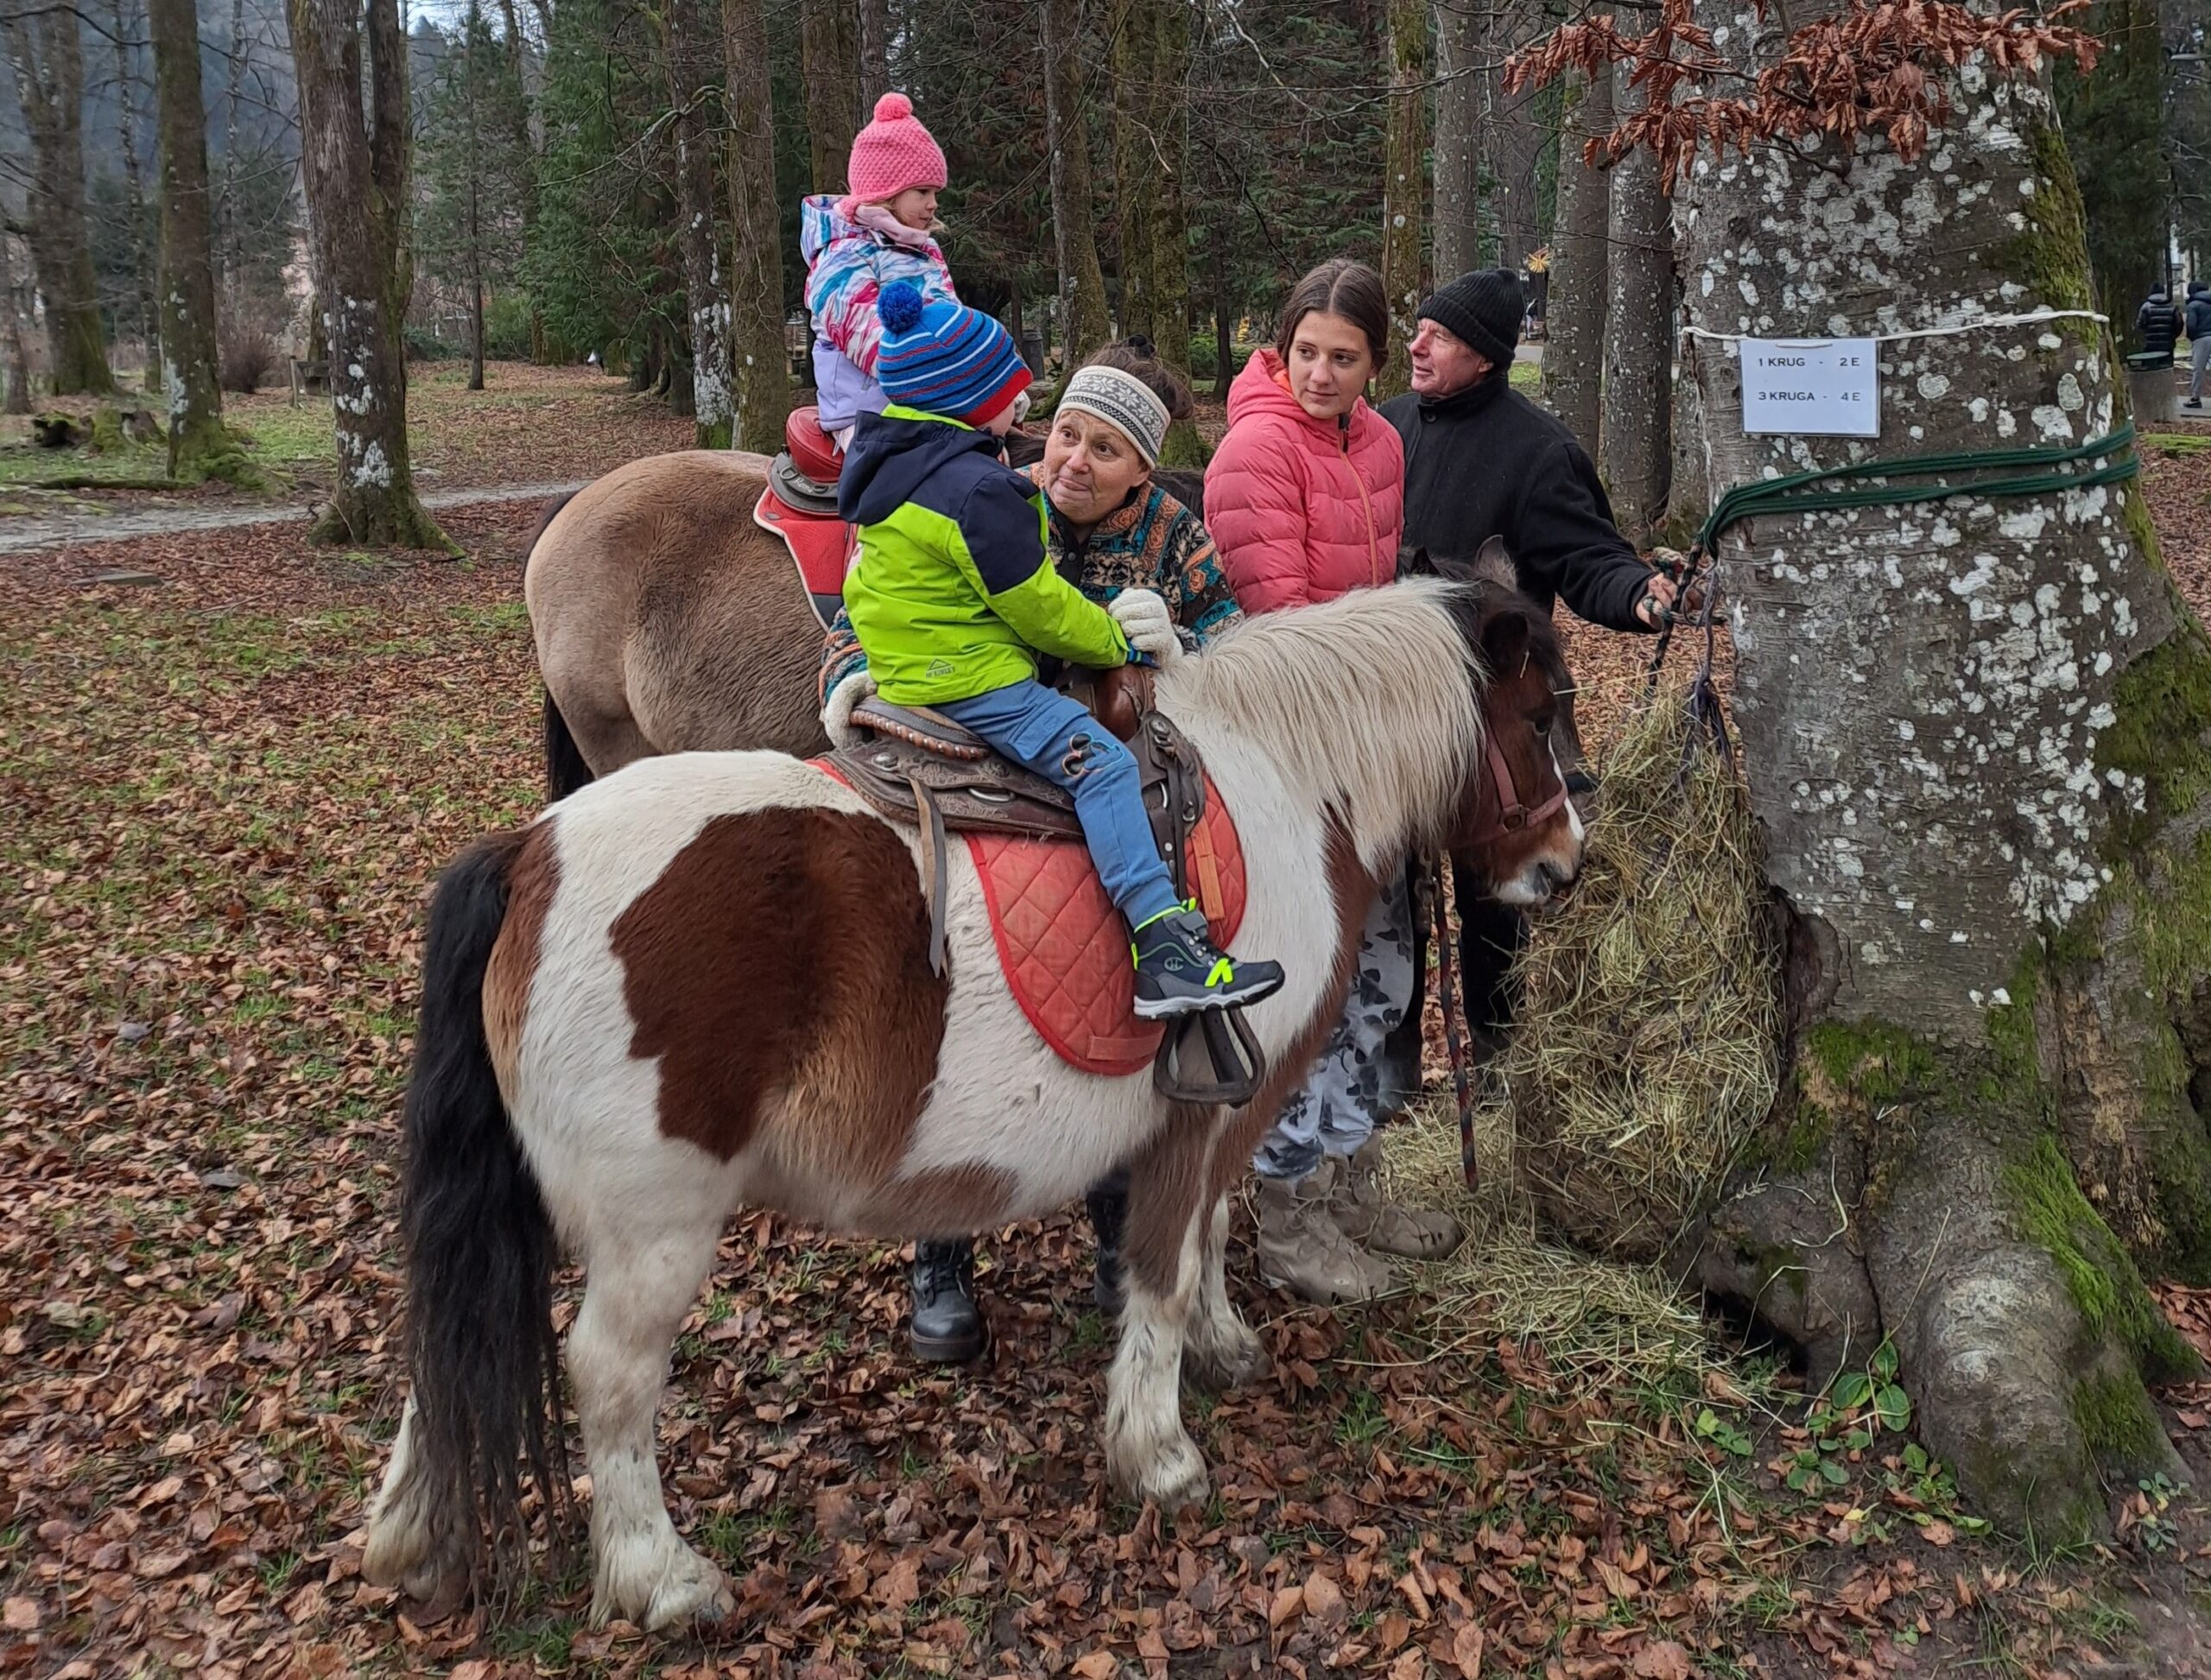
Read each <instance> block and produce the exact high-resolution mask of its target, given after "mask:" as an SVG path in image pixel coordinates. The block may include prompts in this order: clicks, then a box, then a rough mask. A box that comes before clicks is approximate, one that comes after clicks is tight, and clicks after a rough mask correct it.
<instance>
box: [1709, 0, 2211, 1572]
mask: <svg viewBox="0 0 2211 1680" xmlns="http://www.w3.org/2000/svg"><path fill="white" fill-rule="evenodd" d="M1792 21H1793V22H1796V23H1800V24H1801V23H1802V22H1803V21H1804V19H1803V18H1802V16H1796V17H1794V18H1793V19H1792ZM1699 22H1702V23H1704V24H1706V25H1707V27H1720V28H1722V29H1724V30H1725V31H1726V32H1725V33H1723V34H1722V35H1721V36H1720V39H1722V40H1725V41H1730V42H1733V43H1743V45H1739V46H1737V47H1736V48H1735V49H1734V50H1735V51H1736V52H1737V54H1739V56H1748V57H1752V58H1753V59H1754V60H1755V61H1757V62H1764V61H1767V60H1770V59H1771V54H1773V53H1774V52H1775V50H1776V48H1777V38H1776V35H1775V31H1774V28H1773V26H1772V25H1771V23H1768V22H1761V21H1760V20H1759V19H1758V16H1756V15H1755V13H1754V12H1752V10H1750V8H1748V7H1747V6H1745V5H1741V4H1739V3H1733V0H1712V3H1708V4H1707V5H1705V6H1703V7H1701V9H1700V13H1699ZM1752 43H1755V52H1754V53H1752V52H1751V51H1749V50H1748V49H1749V48H1750V45H1751V44H1752ZM1956 93H1957V102H1958V111H1957V115H1956V117H1955V120H1954V121H1953V122H1952V123H1951V124H1950V125H1949V126H1948V128H1947V129H1943V130H1937V131H1936V132H1935V135H1934V136H1933V138H1932V142H1931V143H1930V145H1929V149H1928V151H1927V153H1926V155H1924V156H1923V157H1922V158H1920V159H1918V160H1917V161H1916V162H1912V163H1909V164H1907V163H1904V162H1901V161H1900V160H1899V159H1898V158H1897V156H1896V155H1895V154H1894V153H1893V152H1891V150H1889V149H1887V148H1886V146H1885V145H1884V144H1879V143H1873V142H1867V143H1864V144H1862V145H1861V146H1860V147H1859V149H1858V150H1857V152H1856V154H1855V155H1852V156H1849V157H1842V156H1839V155H1836V153H1835V151H1834V146H1833V143H1827V144H1826V145H1825V146H1824V147H1823V149H1821V150H1820V151H1818V152H1815V153H1798V152H1793V151H1791V150H1790V149H1787V148H1783V147H1779V146H1762V147H1758V148H1757V149H1754V150H1753V151H1752V154H1751V155H1749V156H1748V157H1745V156H1743V155H1739V154H1736V153H1733V152H1731V153H1730V154H1729V155H1727V156H1726V158H1724V159H1723V160H1720V161H1719V162H1714V161H1712V160H1711V159H1710V158H1709V157H1708V156H1707V157H1705V158H1703V159H1701V160H1700V161H1699V162H1698V163H1697V164H1696V165H1695V172H1694V175H1693V179H1692V181H1690V182H1689V183H1688V186H1687V187H1685V188H1684V189H1683V193H1682V198H1681V200H1680V201H1679V211H1678V213H1679V217H1680V225H1681V231H1682V251H1681V260H1682V264H1683V272H1684V274H1685V276H1686V278H1687V282H1688V283H1687V286H1686V293H1687V299H1688V314H1689V319H1690V321H1691V322H1692V324H1693V325H1694V326H1697V327H1701V328H1703V329H1705V330H1706V331H1707V332H1710V333H1748V334H1752V335H1755V336H1760V337H1771V338H1790V337H1804V336H1809V335H1815V334H1818V335H1824V334H1834V335H1838V336H1841V335H1847V334H1852V333H1884V332H1894V331H1897V330H1902V329H1909V328H1916V327H1922V326H1947V325H1949V324H1953V323H1958V322H1961V321H1966V320H1972V319H1973V317H1975V316H1976V315H1983V316H1997V315H2009V314H2017V313H2022V312H2027V311H2032V310H2035V309H2037V308H2038V307H2044V306H2047V307H2052V308H2061V309H2082V308H2087V307H2091V305H2092V303H2093V300H2094V294H2093V291H2092V288H2091V285H2090V280H2089V265H2088V258H2087V247H2086V243H2085V239H2084V237H2083V231H2082V220H2081V198H2080V193H2079V189H2078V187H2077V185H2076V183H2075V178H2074V174H2073V169H2072V165H2071V163H2070V162H2069V161H2068V157H2067V155H2066V150H2065V146H2064V143H2063V142H2062V139H2061V138H2060V136H2059V134H2058V131H2057V129H2056V119H2055V117H2054V115H2053V113H2052V111H2051V109H2050V106H2049V99H2048V97H2047V95H2046V94H2045V93H2044V92H2043V90H2042V89H2041V88H2040V87H2039V86H2037V85H2036V84H2035V83H2034V82H2032V81H2024V82H2003V83H1998V84H1994V85H1992V83H1991V80H1990V79H1989V78H1988V76H1987V75H1986V73H1985V71H1984V69H1983V68H1982V67H1980V65H1979V64H1977V63H1976V64H1973V65H1969V66H1968V67H1967V69H1966V70H1965V71H1964V72H1963V73H1961V75H1960V76H1959V77H1958V79H1957V82H1956ZM1879 353H1880V367H1881V416H1880V417H1881V434H1880V436H1879V438H1878V439H1877V440H1873V441H1866V442H1853V441H1845V440H1841V439H1835V438H1777V437H1765V436H1760V437H1749V436H1745V434H1744V433H1743V428H1742V390H1741V382H1740V377H1739V362H1738V359H1737V357H1736V354H1735V351H1734V346H1733V344H1731V343H1727V342H1724V341H1715V340H1713V339H1701V340H1699V342H1698V344H1697V346H1696V352H1695V375H1696V378H1697V381H1698V384H1699V388H1700V396H1701V402H1702V406H1703V413H1704V416H1705V421H1706V427H1705V432H1706V439H1707V445H1706V448H1707V464H1708V466H1709V469H1710V474H1711V481H1712V485H1713V486H1714V490H1715V491H1717V490H1719V489H1721V488H1724V487H1725V486H1726V485H1733V484H1738V483H1740V482H1743V481H1745V480H1746V479H1756V478H1758V477H1760V476H1761V475H1764V474H1771V473H1774V472H1793V471H1796V470H1798V469H1800V468H1802V467H1805V466H1827V465H1835V464H1840V463H1842V462H1845V461H1849V460H1865V459H1875V458H1884V457H1894V456H1910V455H1917V454H1927V453H1949V452H1957V451H1968V450H1980V451H1986V450H2000V449H2016V448H2018V447H2023V446H2027V445H2042V446H2051V447H2061V446H2067V445H2077V444H2081V443H2084V442H2087V441H2089V440H2092V439H2094V438H2098V437H2100V436H2103V435H2105V434H2109V433H2111V432H2112V431H2113V430H2114V429H2115V428H2117V427H2118V426H2119V424H2120V423H2122V422H2123V421H2124V420H2125V413H2124V393H2123V390H2121V388H2119V386H2118V385H2117V384H2115V382H2114V377H2113V360H2112V357H2111V353H2110V349H2109V346H2108V345H2107V344H2106V342H2105V341H2104V339H2102V337H2101V335H2100V332H2099V331H2098V330H2097V329H2096V327H2095V326H2094V323H2093V322H2090V321H2087V320H2081V319H2078V318H2072V319H2065V320H2054V321H2049V322H2046V323H2039V324H2030V325H2014V326H1994V325H1992V326H1980V327H1974V328H1972V329H1970V330H1968V331H1966V332H1962V333H1938V334H1936V335H1935V336H1930V337H1923V338H1911V339H1893V340H1890V341H1887V342H1885V343H1884V344H1883V345H1882V346H1881V348H1880V352H1879ZM2102 459H2104V458H2098V460H2092V461H2090V462H2087V463H2085V464H2084V465H2085V466H2089V467H2092V466H2095V465H2098V464H2100V460H2102ZM1719 561H1720V571H1719V577H1720V588H1721V594H1722V599H1724V600H1725V601H1726V605H1727V609H1728V612H1729V616H1730V621H1731V624H1732V629H1733V639H1734V643H1735V650H1736V675H1735V688H1734V707H1733V709H1734V716H1735V721H1736V724H1737V726H1738V728H1739V732H1740V738H1741V744H1742V748H1743V755H1744V762H1745V766H1746V769H1747V771H1748V775H1749V780H1750V787H1751V798H1752V808H1753V810H1754V812H1755V815H1757V817H1758V821H1759V824H1760V827H1761V829H1762V830H1763V834H1764V840H1765V844H1766V848H1767V875H1768V878H1769V880H1770V881H1771V886H1772V889H1773V893H1774V902H1775V905H1776V910H1777V915H1778V916H1779V917H1780V918H1781V920H1782V922H1783V926H1784V929H1785V948H1786V959H1785V963H1784V972H1783V992H1784V995H1785V998H1786V1002H1787V1005H1788V1019H1789V1028H1788V1032H1789V1042H1788V1044H1787V1047H1786V1048H1787V1053H1788V1065H1789V1070H1790V1071H1789V1073H1788V1075H1787V1077H1786V1078H1785V1079H1784V1081H1783V1095H1782V1097H1781V1099H1780V1100H1779V1101H1778V1103H1777V1106H1776V1111H1775V1113H1774V1114H1773V1116H1772V1117H1771V1120H1770V1122H1769V1124H1768V1126H1767V1128H1766V1129H1765V1130H1764V1132H1762V1133H1761V1135H1760V1136H1759V1138H1758V1139H1757V1140H1756V1142H1755V1144H1753V1146H1752V1150H1751V1151H1750V1152H1749V1153H1748V1154H1747V1155H1746V1157H1745V1159H1744V1161H1743V1162H1742V1163H1741V1164H1740V1165H1739V1167H1738V1169H1737V1170H1736V1173H1735V1176H1734V1177H1733V1181H1732V1182H1731V1185H1730V1189H1729V1193H1728V1195H1727V1196H1726V1199H1725V1200H1724V1201H1722V1202H1721V1204H1720V1206H1719V1207H1718V1208H1717V1209H1716V1210H1715V1211H1714V1213H1713V1214H1711V1216H1710V1218H1709V1220H1708V1222H1707V1224H1706V1226H1705V1227H1703V1228H1702V1230H1701V1232H1700V1233H1698V1235H1697V1239H1696V1240H1695V1243H1694V1245H1693V1247H1694V1250H1695V1252H1685V1253H1684V1255H1683V1257H1682V1258H1683V1261H1684V1264H1685V1265H1688V1267H1689V1268H1690V1269H1691V1270H1692V1271H1694V1273H1695V1276H1697V1277H1699V1278H1700V1279H1701V1281H1702V1282H1703V1284H1705V1286H1706V1287H1707V1289H1708V1290H1710V1291H1712V1292H1713V1294H1714V1295H1715V1296H1720V1297H1723V1298H1727V1299H1732V1300H1733V1301H1734V1302H1736V1303H1739V1304H1740V1305H1741V1306H1742V1307H1744V1308H1745V1309H1746V1310H1747V1311H1748V1312H1749V1313H1751V1314H1752V1315H1754V1316H1755V1317H1757V1318H1758V1319H1759V1320H1761V1321H1763V1322H1764V1323H1766V1324H1767V1325H1769V1326H1771V1328H1774V1329H1776V1330H1778V1331H1780V1332H1782V1333H1783V1334H1785V1335H1787V1336H1788V1337H1790V1338H1791V1339H1793V1340H1794V1341H1796V1342H1797V1343H1798V1344H1799V1345H1800V1346H1802V1347H1803V1348H1804V1349H1805V1350H1806V1351H1807V1353H1808V1354H1809V1358H1810V1361H1811V1364H1812V1367H1813V1370H1814V1372H1815V1374H1817V1375H1825V1374H1827V1373H1832V1372H1834V1371H1838V1370H1841V1369H1846V1368H1849V1367H1854V1366H1862V1365H1863V1364H1864V1363H1865V1362H1866V1359H1867V1357H1868V1355H1870V1354H1872V1352H1873V1351H1874V1349H1875V1348H1876V1347H1878V1345H1879V1344H1881V1343H1882V1342H1883V1341H1891V1342H1892V1343H1893V1344H1894V1346H1895V1348H1896V1350H1897V1354H1898V1356H1899V1359H1900V1362H1901V1367H1902V1380H1903V1382H1904V1386H1905V1388H1906V1390H1907V1392H1909V1393H1910V1397H1911V1399H1912V1401H1913V1404H1914V1410H1915V1414H1916V1423H1917V1427H1918V1428H1919V1430H1920V1431H1921V1433H1922V1435H1923V1438H1924V1439H1925V1441H1926V1442H1927V1444H1928V1445H1929V1448H1930V1449H1932V1450H1933V1451H1934V1452H1935V1453H1936V1454H1937V1455H1939V1456H1940V1457H1941V1458H1942V1459H1943V1460H1945V1461H1948V1463H1950V1464H1951V1465H1952V1466H1953V1467H1954V1469H1955V1471H1956V1473H1957V1475H1958V1479H1959V1481H1960V1484H1961V1487H1962V1488H1963V1489H1964V1490H1965V1492H1966V1493H1967V1494H1968V1496H1969V1497H1971V1498H1972V1499H1974V1500H1975V1501H1977V1502H1978V1504H1979V1505H1980V1507H1981V1509H1982V1510H1983V1511H1984V1512H1986V1514H1987V1515H1989V1516H1990V1517H1991V1518H1994V1519H1995V1520H1996V1521H1997V1522H1998V1523H1999V1525H2000V1526H2002V1527H2004V1528H2005V1529H2008V1530H2009V1531H2012V1532H2015V1533H2019V1532H2024V1531H2029V1530H2031V1531H2032V1532H2033V1533H2034V1534H2036V1535H2037V1536H2038V1537H2040V1538H2041V1539H2042V1540H2043V1541H2044V1542H2045V1543H2049V1542H2059V1541H2064V1540H2068V1539H2072V1538H2077V1537H2082V1536H2086V1535H2089V1534H2093V1533H2095V1532H2097V1531H2100V1530H2101V1529H2103V1528H2104V1527H2105V1525H2106V1515H2107V1512H2106V1504H2105V1500H2104V1498H2103V1493H2102V1489H2103V1488H2104V1487H2113V1486H2121V1485H2125V1482H2126V1481H2131V1480H2132V1478H2134V1477H2136V1476H2138V1475H2142V1474H2150V1473H2153V1472H2164V1473H2167V1474H2176V1473H2177V1460H2176V1456H2175V1454H2174V1452H2173V1449H2172V1447H2171V1445H2170V1442H2168V1441H2167V1440H2166V1438H2165V1436H2164V1434H2163V1430H2162V1429H2161V1428H2160V1425H2159V1421H2158V1417H2157V1412H2156V1411H2155V1409H2154V1407H2153V1405H2152V1404H2151V1399H2150V1398H2149V1395H2148V1393H2147V1392H2146V1391H2145V1387H2144V1384H2145V1381H2154V1380H2157V1379H2160V1378H2163V1377H2166V1376H2170V1375H2176V1374H2179V1373H2182V1372H2184V1371H2187V1370H2189V1369H2191V1368H2192V1367H2193V1366H2194V1365H2195V1360H2194V1359H2193V1357H2192V1355H2191V1354H2189V1351H2188V1349H2187V1347H2186V1346H2185V1344H2183V1343H2182V1341H2180V1340H2179V1338H2178V1337H2177V1336H2176V1334H2174V1332H2173V1330H2172V1329H2171V1328H2170V1325H2168V1324H2167V1323H2166V1322H2165V1321H2164V1320H2163V1317H2162V1316H2161V1315H2160V1314H2159V1312H2158V1310H2157V1307H2156V1304H2155V1303H2154V1301H2153V1300H2152V1298H2151V1296H2150V1295H2149V1293H2148V1292H2147V1290H2146V1289H2145V1287H2144V1282H2143V1274H2144V1271H2151V1272H2160V1271H2178V1272H2181V1273H2182V1274H2185V1275H2191V1276H2201V1275H2203V1274H2204V1273H2205V1272H2206V1271H2207V1270H2211V1139H2207V1136H2206V1131H2205V1125H2204V1121H2203V1118H2202V1113H2203V1111H2202V1110H2201V1108H2200V1107H2199V1105H2200V1104H2202V1103H2204V1102H2205V1101H2206V1100H2211V937H2207V935H2211V642H2207V640H2206V638H2205V636H2204V632H2203V631H2202V629H2201V626H2200V625H2198V624H2196V623H2195V620H2194V619H2193V618H2190V617H2189V614H2188V612H2187V611H2186V610H2185V609H2184V608H2183V607H2182V605H2181V603H2180V601H2179V599H2178V598H2177V596H2176V593H2175V591H2174V588H2173V585H2172V582H2171V580H2170V577H2169V576H2168V574H2166V572H2165V569H2164V567H2163V563H2162V561H2161V560H2160V558H2159V556H2158V552H2157V541H2156V536H2155V534H2154V533H2153V531H2152V530H2151V525H2150V522H2149V518H2148V516H2147V514H2146V512H2145V510H2144V504H2143V500H2142V497H2141V494H2140V492H2139V491H2138V488H2137V487H2136V486H2135V485H2133V484H2132V483H2122V484H2118V485H2110V486H2106V487H2094V488H2088V489H2082V490H2073V491H2063V492H2061V493H2056V494H2050V495H2045V496H2038V497H2022V498H1975V497H1973V496H1971V495H1966V496H1961V497H1958V498H1951V499H1948V500H1946V501H1942V502H1939V503H1932V504H1922V505H1918V506H1910V507H1868V508H1863V509H1858V510H1852V511H1849V512H1845V513H1828V514H1806V515H1797V516H1794V517H1787V518H1779V517H1769V518H1764V519H1759V520H1756V521H1753V522H1751V523H1746V524H1742V525H1738V526H1737V527H1735V528H1734V529H1733V532H1732V533H1731V534H1729V535H1728V536H1726V537H1724V538H1723V539H1722V541H1721V543H1720V555H1719Z"/></svg>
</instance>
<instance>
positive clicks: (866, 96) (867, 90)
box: [859, 0, 890, 111]
mask: <svg viewBox="0 0 2211 1680" xmlns="http://www.w3.org/2000/svg"><path fill="white" fill-rule="evenodd" d="M859 7H860V109H861V110H862V111H873V110H874V109H875V102H876V101H877V99H880V98H882V97H883V96H884V94H886V93H888V92H890V0H859Z"/></svg>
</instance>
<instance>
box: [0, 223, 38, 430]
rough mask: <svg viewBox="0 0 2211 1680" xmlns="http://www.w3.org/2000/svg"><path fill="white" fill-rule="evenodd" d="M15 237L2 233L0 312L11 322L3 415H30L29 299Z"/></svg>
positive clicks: (3, 346) (6, 331) (4, 339)
mask: <svg viewBox="0 0 2211 1680" xmlns="http://www.w3.org/2000/svg"><path fill="white" fill-rule="evenodd" d="M12 246H13V236H12V235H10V234H8V233H5V232H0V310H4V311H5V312H6V315H7V320H6V322H5V326H4V327H3V328H0V350H4V352H5V354H6V358H7V364H6V365H7V375H8V399H7V402H6V403H5V404H4V405H0V413H6V414H29V412H30V411H31V363H30V357H29V353H28V352H26V351H25V350H24V347H23V314H24V304H25V299H24V296H23V286H22V269H21V268H20V266H19V265H18V264H17V263H16V257H15V252H14V250H13V248H12Z"/></svg>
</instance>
